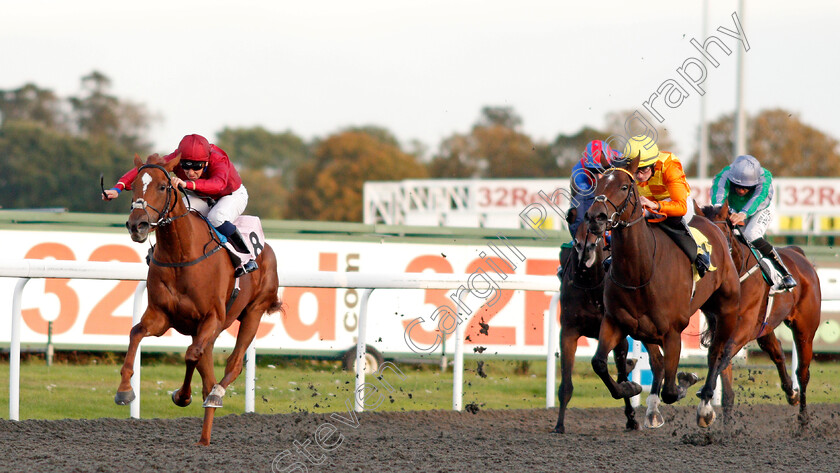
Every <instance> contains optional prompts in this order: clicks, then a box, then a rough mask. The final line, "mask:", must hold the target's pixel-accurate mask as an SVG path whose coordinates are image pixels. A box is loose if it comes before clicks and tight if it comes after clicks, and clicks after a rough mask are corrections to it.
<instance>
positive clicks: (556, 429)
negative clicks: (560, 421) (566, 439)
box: [551, 425, 566, 434]
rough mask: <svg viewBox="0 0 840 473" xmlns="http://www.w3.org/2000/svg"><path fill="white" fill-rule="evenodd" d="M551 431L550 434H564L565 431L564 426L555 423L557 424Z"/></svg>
mask: <svg viewBox="0 0 840 473" xmlns="http://www.w3.org/2000/svg"><path fill="white" fill-rule="evenodd" d="M551 433H552V434H565V433H566V427H564V426H562V425H557V426H555V427H554V430H552V431H551Z"/></svg>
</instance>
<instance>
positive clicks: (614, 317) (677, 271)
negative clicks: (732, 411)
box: [586, 158, 740, 427]
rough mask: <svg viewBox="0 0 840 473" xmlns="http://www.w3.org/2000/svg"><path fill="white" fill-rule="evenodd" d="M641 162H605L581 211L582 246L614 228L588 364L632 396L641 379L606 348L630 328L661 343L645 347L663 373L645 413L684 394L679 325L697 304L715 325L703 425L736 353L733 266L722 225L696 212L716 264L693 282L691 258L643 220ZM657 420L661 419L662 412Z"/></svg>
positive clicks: (690, 379) (615, 389)
mask: <svg viewBox="0 0 840 473" xmlns="http://www.w3.org/2000/svg"><path fill="white" fill-rule="evenodd" d="M638 164H639V160H638V158H636V159H633V160H632V161H630V163H629V166H628V167H627V169H624V168H611V169H608V170H607V171H606V173H604V175H603V177H602V178H601V179H599V181H598V184H597V186H596V188H595V195H596V196H597V197H596V198H595V202H594V203H593V204H592V206H591V207H590V208H589V211H588V212H587V213H586V225H587V227H588V235H587V247H588V246H589V244H590V243H592V242H594V241H595V239H597V238H598V235H601V234H603V233H604V231H606V230H608V229H612V242H611V247H612V259H613V262H612V266H611V267H610V271H609V273H608V275H607V276H608V277H607V278H606V281H605V287H604V302H605V314H604V319H603V321H602V322H601V330H600V332H599V334H598V348H597V351H596V353H595V356H594V357H593V358H592V367H593V369H594V370H595V372H596V373H597V374H598V375H599V376H600V377H601V379H602V380H603V381H604V384H605V385H606V386H607V389H609V391H610V394H611V395H612V396H613V397H614V398H616V399H618V398H627V397H631V396H635V395H636V394H639V393H640V392H641V386H639V385H638V384H636V383H632V382H622V383H620V384H619V383H617V382H616V381H615V380H613V379H612V377H611V376H610V373H609V370H608V368H607V354H608V353H609V352H610V350H612V349H613V348H614V347H615V346H616V345H618V344H619V343H621V340H623V339H624V338H625V337H626V336H628V335H629V336H631V337H633V338H634V339H636V340H640V341H642V342H644V343H647V344H648V345H658V347H655V348H654V349H652V350H649V354H650V360H651V368H652V369H653V370H654V374H656V371H657V370H660V369H661V370H662V373H663V377H662V378H660V380H661V381H660V380H657V379H654V382H655V384H653V385H652V386H651V393H650V396H648V399H647V404H648V415H651V413H652V410H654V411H656V412H658V409H656V407H657V406H658V404H659V399H660V393H661V400H662V401H663V402H665V403H666V404H672V403H674V402H676V401H678V400H679V399H682V398H683V397H685V394H686V390H687V388H688V387H689V386H691V385H692V384H694V383H696V382H697V380H698V377H697V376H696V375H694V374H686V373H679V374H677V368H678V365H679V361H680V350H681V344H682V341H681V332H682V331H683V330H684V329H685V328H686V327H687V326H688V323H689V319H690V317H691V315H692V314H693V313H695V312H696V311H697V310H698V309H702V310H703V312H704V314H705V315H706V317H707V319H712V320H714V323H710V325H714V326H715V328H716V330H715V333H714V336H713V339H712V342H711V347H710V348H709V352H708V363H709V372H708V376H707V378H706V383H705V385H704V387H703V389H702V390H701V391H700V393H698V396H699V397H700V398H701V402H700V405H699V406H698V409H697V423H698V425H700V426H702V427H706V426H709V425H711V423H712V422H714V417H715V413H714V409H713V408H712V406H711V398H712V394H713V392H714V387H715V382H716V380H717V377H718V375H719V374H720V371H721V370H722V369H724V368H725V367H726V366H727V365H728V364H729V360H730V358H731V357H732V356H733V355H734V354H735V352H734V351H732V347H731V345H730V344H729V340H730V338H731V334H732V333H734V332H735V330H736V327H737V323H738V301H739V296H740V284H739V282H738V273H737V271H736V269H735V265H734V263H733V262H732V258H730V256H729V253H728V250H729V248H728V245H727V241H726V239H725V237H724V235H723V233H722V232H721V231H720V229H718V228H717V227H716V226H715V225H714V224H713V223H712V222H710V221H709V220H708V219H706V218H704V217H701V216H695V217H694V218H693V219H692V221H691V224H692V226H694V227H695V228H697V229H699V230H701V231H702V232H703V234H704V235H706V237H707V238H708V240H709V242H710V244H711V245H712V248H713V249H712V254H711V260H712V265H713V266H715V267H717V269H716V270H715V271H710V272H708V273H707V274H706V275H705V276H704V277H703V278H702V279H700V280H699V281H697V282H696V285H695V284H694V283H693V280H692V279H693V274H692V262H691V261H689V260H688V258H687V257H686V256H685V254H684V253H683V252H682V251H681V250H680V249H679V248H678V247H677V245H676V244H675V243H674V242H673V241H672V240H671V239H670V238H669V237H668V236H667V235H666V234H665V232H663V231H662V230H661V229H660V228H658V226H656V225H655V224H650V223H648V222H647V221H646V220H645V215H644V212H643V208H642V206H641V203H640V201H639V190H638V187H637V186H636V180H635V178H634V174H635V172H636V169H637V168H638ZM659 347H661V349H662V353H661V354H660V353H659V349H658V348H659ZM660 364H661V365H660ZM655 421H656V422H657V423H658V422H660V421H663V420H662V418H661V416H660V417H659V418H658V419H655ZM660 425H661V423H659V424H658V425H656V424H653V425H651V426H652V427H658V426H660Z"/></svg>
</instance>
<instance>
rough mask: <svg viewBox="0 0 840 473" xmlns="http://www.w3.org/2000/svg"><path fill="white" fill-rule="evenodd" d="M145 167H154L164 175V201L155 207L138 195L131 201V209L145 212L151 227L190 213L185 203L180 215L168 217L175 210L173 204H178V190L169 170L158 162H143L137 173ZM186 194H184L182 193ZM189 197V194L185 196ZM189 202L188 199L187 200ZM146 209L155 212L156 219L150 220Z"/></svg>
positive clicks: (150, 217) (165, 223)
mask: <svg viewBox="0 0 840 473" xmlns="http://www.w3.org/2000/svg"><path fill="white" fill-rule="evenodd" d="M147 168H154V169H159V170H161V171H163V175H164V176H166V181H167V182H166V201H164V204H163V208H162V209H157V208H155V207H154V206H152V205H149V203H148V202H147V201H146V199H144V198H142V197H140V198H139V199H137V200H135V201H134V202H132V203H131V211H134V210H135V209H141V210H143V212H145V213H146V216H147V217H149V224H150V225H151V226H153V227H162V226H164V225H168V224H170V223H172V221H173V220H177V219H179V218H181V217H185V216H187V215H188V214H189V213H190V209H189V207H190V206H189V204H188V205H187V211H186V212H185V213H183V214H181V215H176V216H174V217H168V216H167V215H169V214H170V213H172V211H174V210H175V206H176V205H178V200H177V195H178V191H177V190H176V189H175V186H173V185H172V178H171V177H170V176H169V171H167V170H166V168H164V167H163V166H161V165H159V164H144V165H142V166H140V168H139V169H137V171H138V173H139V172H140V171H142V170H144V169H147ZM144 194H145V193H144ZM184 195H186V194H184ZM173 196H175V197H176V198H175V199H173V198H172V197H173ZM187 199H189V196H187ZM187 202H189V200H187ZM148 209H152V210H154V211H155V212H157V215H158V218H157V220H156V221H154V222H152V216H151V215H149V211H148Z"/></svg>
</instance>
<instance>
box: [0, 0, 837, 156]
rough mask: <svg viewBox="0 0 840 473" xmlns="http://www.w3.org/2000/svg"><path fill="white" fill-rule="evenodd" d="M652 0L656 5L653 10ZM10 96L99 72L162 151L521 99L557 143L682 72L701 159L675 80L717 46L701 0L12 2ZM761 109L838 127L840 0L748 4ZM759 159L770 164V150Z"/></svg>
mask: <svg viewBox="0 0 840 473" xmlns="http://www.w3.org/2000/svg"><path fill="white" fill-rule="evenodd" d="M710 3H712V5H711V6H710V9H709V17H708V30H707V35H710V34H714V35H715V36H717V37H719V38H720V39H721V40H722V41H723V42H724V43H725V44H726V45H727V46H728V47H729V48H731V49H732V51H733V53H732V54H731V55H730V56H727V55H725V54H724V53H722V52H720V51H719V50H718V49H716V47H712V48H711V51H712V54H713V55H714V56H715V57H716V58H717V60H718V61H719V62H720V66H719V67H717V68H714V67H712V66H709V70H708V78H707V80H706V82H705V84H704V85H703V87H704V88H705V89H707V90H708V93H707V117H708V118H709V119H710V120H713V119H715V118H717V117H719V116H720V115H721V114H723V113H728V112H730V111H732V110H733V108H734V102H735V92H734V85H735V70H736V68H735V66H736V54H735V52H734V51H735V50H736V48H739V47H742V46H741V43H739V42H738V41H737V40H735V39H734V38H731V37H729V36H726V35H725V34H722V33H720V32H718V31H716V30H717V28H718V27H719V26H722V27H725V28H727V29H729V30H735V25H734V23H733V19H732V13H733V12H735V11H736V10H737V9H738V2H737V1H735V0H722V1H714V2H710ZM640 5H644V6H640ZM0 6H1V7H2V11H3V15H2V17H0V65H1V66H2V70H0V89H7V88H16V87H19V86H21V85H23V84H24V83H26V82H34V83H35V84H37V85H38V86H40V87H43V88H48V89H52V90H54V91H55V92H56V93H58V94H59V95H61V96H67V95H71V94H76V93H78V90H79V80H80V78H81V77H82V76H83V75H86V74H87V73H89V72H91V71H92V70H94V69H95V70H98V71H100V72H102V73H104V74H105V75H106V76H108V77H109V78H110V79H111V80H112V81H113V93H114V94H115V95H117V96H118V97H120V98H123V99H128V100H131V101H134V102H138V103H142V104H145V105H146V106H147V107H148V109H149V110H150V111H151V112H153V113H156V114H158V115H160V116H161V117H162V121H161V122H160V123H159V124H157V125H156V126H154V128H153V129H152V130H151V138H152V140H153V141H154V143H155V148H156V150H157V151H169V150H171V149H174V148H175V147H176V146H177V143H178V141H179V140H180V138H181V137H182V136H183V135H185V134H188V133H201V134H204V135H207V136H208V137H209V138H211V140H212V139H213V138H214V137H215V134H216V133H217V132H218V131H220V130H221V129H222V128H223V127H225V126H231V127H248V126H254V125H261V126H264V127H265V128H267V129H269V130H271V131H275V132H280V131H285V130H291V131H293V132H295V133H297V134H299V135H301V136H303V137H304V138H305V139H311V138H313V137H316V136H322V137H323V136H326V135H327V134H329V133H332V132H334V131H337V130H338V129H340V128H342V127H345V126H349V125H363V124H375V125H380V126H383V127H386V128H388V129H390V130H391V131H392V132H393V133H394V134H396V135H397V137H398V138H399V139H400V140H401V141H402V142H403V143H407V142H408V141H409V140H412V139H418V140H420V141H422V142H424V143H425V144H426V145H427V146H429V147H430V148H432V151H433V150H434V149H435V148H436V147H437V145H438V143H439V142H440V140H441V139H442V138H443V137H445V136H448V135H450V134H452V133H453V132H467V131H468V130H469V128H470V126H471V125H472V124H473V123H474V122H475V120H476V119H477V118H478V116H479V112H480V109H481V107H482V106H484V105H503V106H511V107H513V108H514V109H515V110H516V111H517V112H518V113H519V115H520V116H521V117H522V119H523V122H524V126H523V131H525V132H526V133H528V134H530V135H531V136H532V137H533V138H534V139H536V140H545V141H549V140H553V139H554V138H555V137H556V136H557V134H558V133H561V132H562V133H573V132H575V131H577V130H579V129H580V128H581V127H582V126H583V125H591V126H595V127H602V126H603V125H604V116H605V115H606V114H607V113H608V112H610V111H615V110H625V109H637V108H638V109H640V110H641V109H642V103H643V102H644V101H645V100H647V99H648V97H649V96H650V95H651V94H653V93H654V92H655V91H656V89H657V88H658V87H659V86H660V85H661V84H662V83H663V82H664V81H666V80H668V79H674V80H676V81H677V82H678V83H680V84H681V86H683V87H685V89H686V91H687V92H689V93H690V95H689V96H688V97H687V98H686V99H685V100H684V101H683V103H682V104H681V105H680V106H679V107H677V108H675V109H670V108H668V107H667V106H664V105H663V104H662V99H659V106H658V109H659V110H660V111H661V112H662V115H663V117H664V119H665V123H664V124H663V125H664V126H665V127H667V128H668V130H669V131H670V132H671V133H672V134H673V138H674V139H675V141H676V142H677V146H678V149H677V151H679V152H680V155H681V156H683V159H684V160H687V159H686V158H688V157H689V156H690V155H691V154H693V153H694V151H695V150H696V136H697V126H698V123H699V117H700V99H699V95H698V94H697V93H696V92H695V91H694V90H693V89H692V88H690V87H689V86H688V85H687V83H685V82H684V81H683V79H682V78H681V77H680V76H679V75H678V74H677V71H676V69H677V68H678V67H680V66H681V65H682V64H683V62H684V61H685V60H686V59H688V58H689V57H696V58H700V54H699V52H698V51H697V50H696V49H695V48H694V47H692V46H691V44H690V43H689V41H690V39H691V38H697V39H698V40H701V42H702V39H703V38H702V36H701V35H702V31H701V26H702V25H701V23H702V2H701V1H700V0H695V1H680V2H673V1H649V2H625V1H607V2H560V1H528V0H524V1H523V0H520V1H516V2H513V1H509V2H504V1H497V0H484V1H455V0H447V1H415V2H407V1H396V0H390V1H368V0H365V1H354V0H342V1H338V0H335V1H332V0H331V1H317V0H314V1H297V2H286V1H268V0H260V1H257V0H252V1H248V0H245V1H237V2H232V1H206V0H205V1H192V0H190V1H180V0H166V1H158V0H146V1H143V2H115V1H94V0H75V1H71V2H53V1H45V0H28V1H26V2H20V1H8V0H0ZM739 17H740V18H741V21H742V26H743V28H744V31H745V33H746V36H747V40H748V42H749V45H750V50H749V51H748V52H747V53H746V54H745V59H746V62H745V65H746V74H745V91H746V92H745V103H746V107H747V111H748V112H749V113H755V112H756V111H758V110H760V109H764V108H769V107H783V108H786V109H789V110H792V111H795V112H798V113H799V114H800V117H801V119H802V120H803V121H804V122H806V123H808V124H810V125H812V126H815V127H816V128H818V129H820V130H823V131H825V132H828V133H830V134H831V135H833V136H834V137H835V138H837V137H840V119H838V117H837V114H838V113H840V98H838V97H840V95H839V94H838V93H837V91H836V90H835V87H836V84H838V82H840V81H839V80H838V79H840V59H838V57H840V56H838V54H837V49H838V47H840V2H837V1H835V0H821V1H802V2H790V1H782V0H762V1H760V2H759V1H758V0H746V7H745V11H744V12H739ZM759 158H760V157H759Z"/></svg>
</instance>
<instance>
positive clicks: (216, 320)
mask: <svg viewBox="0 0 840 473" xmlns="http://www.w3.org/2000/svg"><path fill="white" fill-rule="evenodd" d="M179 161H180V157H176V158H175V159H173V160H171V161H169V162H168V163H167V162H164V160H163V158H161V157H159V156H158V155H152V156H150V157H149V158H148V160H147V162H146V163H145V164H144V163H143V161H142V160H141V159H140V158H139V157H138V156H135V157H134V165H135V166H136V167H137V168H138V169H139V172H138V174H137V178H136V179H135V180H134V182H133V184H132V188H133V192H134V195H133V203H132V204H131V208H132V210H131V213H130V214H129V216H128V221H127V222H126V227H127V228H128V231H129V233H130V234H131V239H132V240H134V241H136V242H140V243H142V242H144V241H146V239H147V238H148V236H149V233H150V232H151V231H152V230H155V231H156V232H157V244H156V245H155V246H154V252H153V254H152V255H151V259H150V260H151V262H150V264H149V275H148V278H147V292H148V307H147V308H146V312H145V313H144V314H143V318H142V319H141V320H140V323H138V324H137V325H135V326H134V327H133V328H132V329H131V335H130V339H129V345H128V352H127V353H126V356H125V363H124V364H123V367H122V370H121V371H120V375H121V381H120V385H119V388H117V394H116V396H115V398H114V401H115V402H116V403H117V404H121V405H124V404H128V403H130V402H131V401H132V400H133V399H134V398H135V395H134V391H133V390H132V388H131V384H130V379H131V375H132V374H133V373H134V370H133V366H134V357H135V355H136V353H137V346H138V345H139V344H140V341H141V340H142V339H143V337H148V336H155V337H159V336H161V335H163V334H164V333H165V332H166V331H167V330H169V328H174V329H175V330H177V331H178V332H180V333H182V334H184V335H189V336H191V337H192V344H191V345H190V346H189V348H187V352H186V357H185V358H186V365H187V371H186V375H185V376H184V384H183V385H182V386H181V388H180V389H178V390H177V391H175V392H173V393H172V400H173V402H175V404H176V405H178V406H181V407H185V406H187V405H189V404H190V402H191V401H192V394H191V392H190V382H191V380H192V375H193V372H194V370H195V369H198V373H199V374H200V375H201V380H202V396H203V398H204V407H205V411H204V424H203V426H202V429H201V439H200V440H199V442H198V443H199V444H200V445H209V444H210V433H211V431H212V428H213V415H214V413H215V410H216V408H218V407H222V397H223V396H224V392H225V389H227V387H228V386H229V385H230V384H231V383H232V382H233V381H234V380H235V379H236V377H237V376H239V373H240V372H241V371H242V362H243V356H244V354H245V350H247V349H248V346H249V345H250V344H251V342H252V341H253V340H254V335H255V334H256V333H257V328H258V327H259V324H260V318H261V317H262V315H263V314H265V313H270V312H277V311H279V310H282V307H281V302H280V300H279V298H278V296H277V290H278V277H277V259H276V257H275V255H274V250H272V249H271V247H270V246H269V245H268V244H266V245H265V247H264V249H263V250H262V252H261V253H260V254H259V256H258V257H257V262H258V264H259V270H257V271H254V272H252V273H249V274H247V275H245V276H243V277H241V278H239V291H238V294H237V295H235V296H234V297H232V295H233V293H234V288H235V286H236V285H235V283H236V281H235V279H234V268H233V265H232V263H231V261H230V258H229V257H228V255H227V254H226V253H227V252H226V251H225V250H224V249H223V248H222V247H221V244H220V243H219V239H218V237H217V236H216V235H215V233H214V231H213V229H212V228H211V227H210V225H209V224H208V223H207V222H206V221H205V220H204V219H203V218H202V217H201V216H199V215H198V214H196V213H194V212H190V210H189V209H188V208H187V206H186V205H185V203H184V201H183V200H182V199H181V197H180V195H179V193H178V189H175V188H174V187H173V186H172V182H171V179H170V177H169V173H170V172H171V171H172V170H173V168H174V167H175V166H176V165H177V164H178V162H179ZM235 320H239V322H240V325H239V333H238V335H237V337H236V345H235V347H234V349H233V351H232V352H231V354H230V356H229V357H228V359H227V365H226V366H225V374H224V377H223V378H222V380H221V381H220V382H219V383H218V384H217V383H216V377H215V375H214V373H213V345H214V343H215V341H216V338H217V337H218V336H219V334H220V333H221V332H222V330H225V329H226V328H227V327H229V326H230V325H231V324H233V322H234V321H235Z"/></svg>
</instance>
